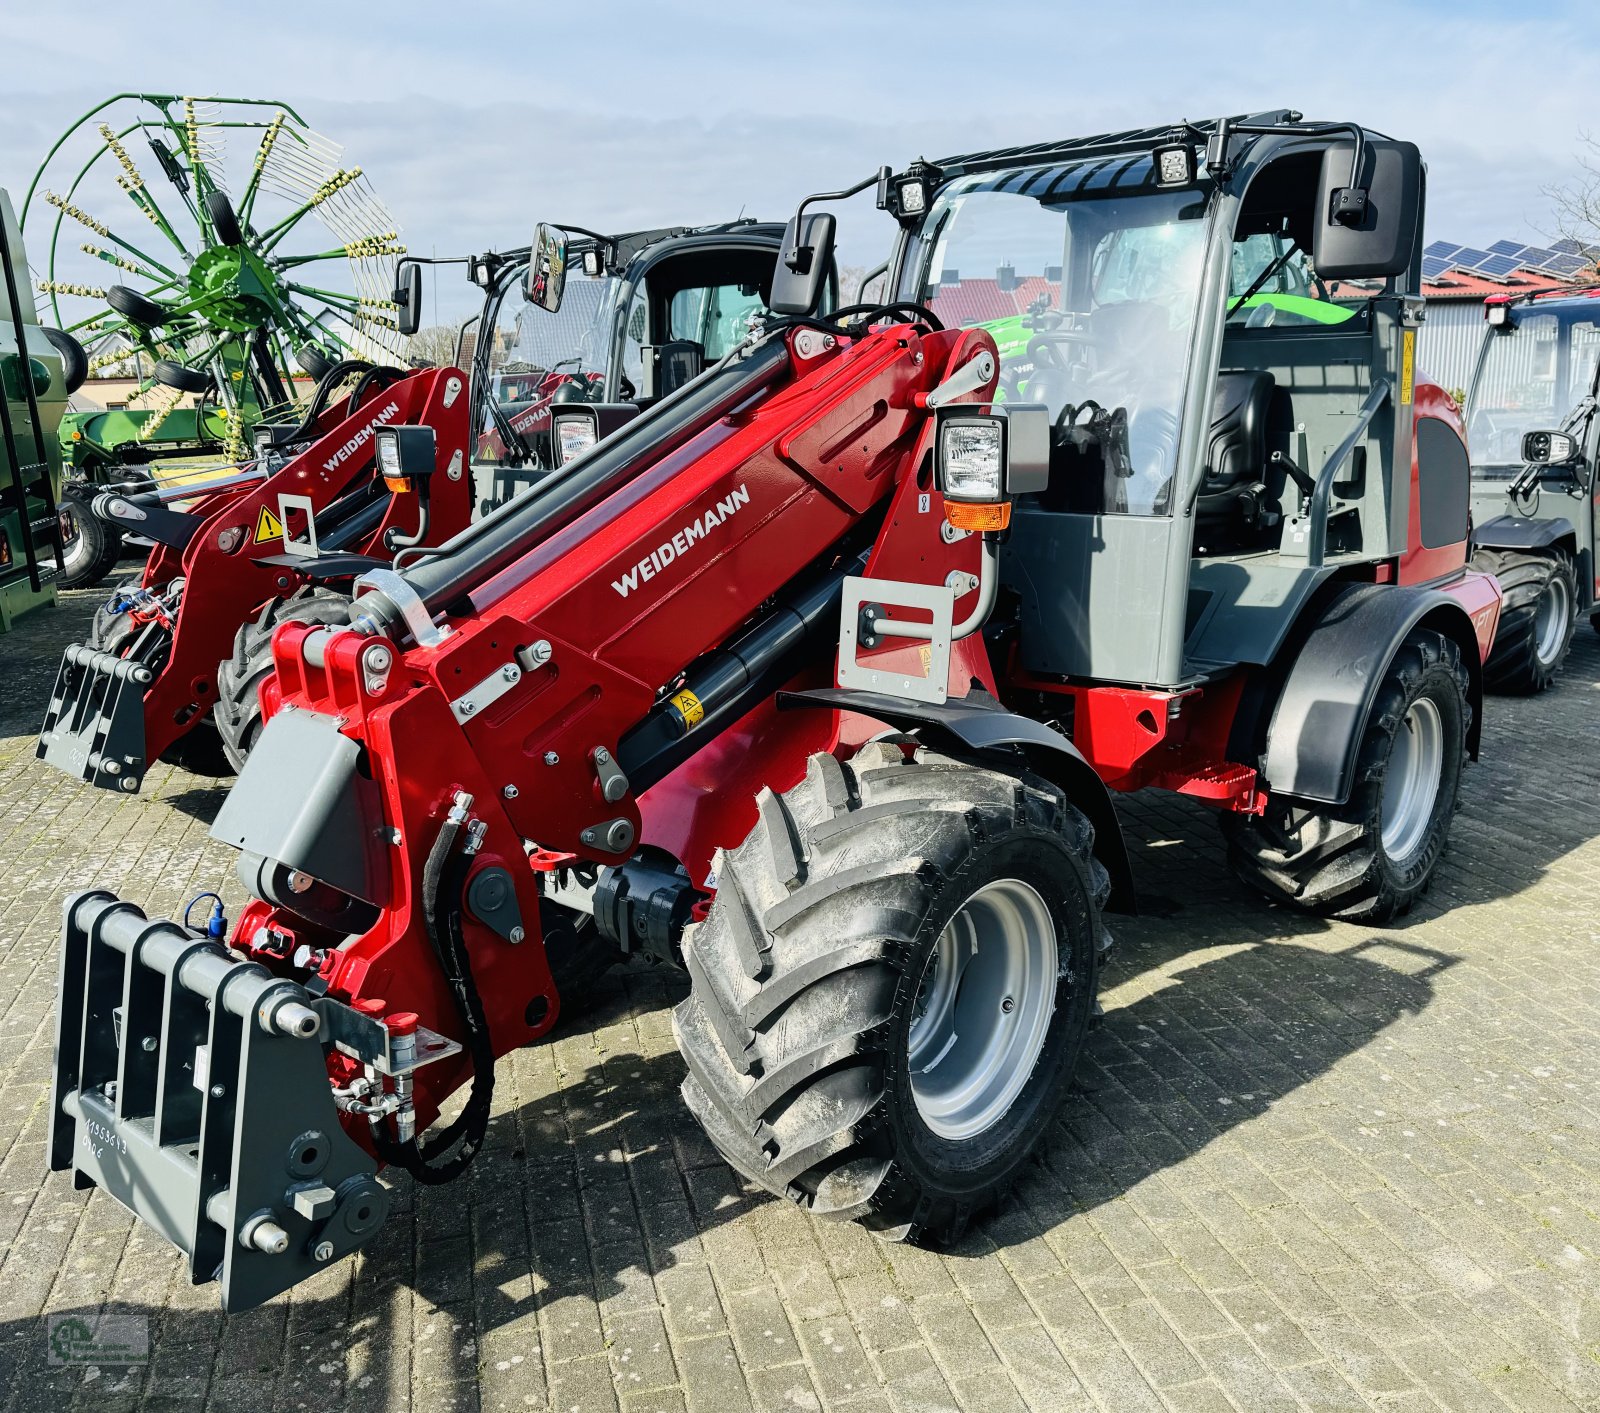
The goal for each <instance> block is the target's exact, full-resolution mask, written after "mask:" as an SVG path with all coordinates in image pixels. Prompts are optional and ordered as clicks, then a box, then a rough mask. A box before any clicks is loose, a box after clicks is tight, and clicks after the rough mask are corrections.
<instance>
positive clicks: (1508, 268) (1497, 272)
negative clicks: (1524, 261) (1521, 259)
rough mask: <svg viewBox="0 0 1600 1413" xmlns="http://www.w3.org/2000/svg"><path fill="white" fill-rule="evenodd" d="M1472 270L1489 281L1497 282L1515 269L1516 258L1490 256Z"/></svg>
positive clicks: (1510, 256)
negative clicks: (1486, 277)
mask: <svg viewBox="0 0 1600 1413" xmlns="http://www.w3.org/2000/svg"><path fill="white" fill-rule="evenodd" d="M1474 268H1476V269H1477V271H1478V273H1479V274H1483V275H1487V276H1488V277H1489V278H1490V279H1491V280H1498V279H1501V278H1502V277H1504V276H1506V275H1509V274H1510V273H1511V272H1512V271H1513V270H1515V269H1516V268H1517V258H1516V256H1514V255H1491V256H1490V257H1489V258H1488V259H1487V260H1484V261H1481V262H1480V263H1479V264H1478V265H1477V266H1475V267H1474Z"/></svg>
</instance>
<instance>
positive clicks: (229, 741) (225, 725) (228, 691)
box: [211, 588, 350, 772]
mask: <svg viewBox="0 0 1600 1413" xmlns="http://www.w3.org/2000/svg"><path fill="white" fill-rule="evenodd" d="M349 622H350V598H349V596H348V595H347V594H340V593H336V592H335V591H334V590H332V589H316V588H314V589H310V590H307V591H305V592H302V593H298V594H294V595H292V596H291V597H289V598H286V599H273V600H271V601H270V602H269V603H268V604H267V606H266V607H265V608H263V609H262V610H261V612H260V614H258V615H257V617H256V618H255V620H254V621H253V622H249V623H244V624H241V625H240V627H239V630H238V632H236V633H235V634H234V636H233V653H232V655H231V656H230V657H227V658H225V659H224V660H223V661H222V662H221V663H219V664H218V666H217V700H216V704H215V705H214V706H213V707H212V709H211V719H212V720H213V721H214V722H216V724H217V734H218V736H219V737H220V738H221V741H220V744H221V747H222V751H223V753H224V755H225V757H226V759H227V761H228V764H229V765H231V766H232V767H233V769H234V771H235V772H237V771H240V770H243V769H244V763H245V759H246V758H247V757H248V756H249V754H250V752H251V751H252V750H254V749H255V744H256V742H257V741H258V740H259V739H260V737H261V728H262V725H263V718H262V715H261V684H262V683H263V682H265V681H266V680H267V678H268V677H270V676H272V672H273V667H272V634H273V631H274V630H275V629H276V628H277V626H278V625H279V624H280V623H316V624H322V625H325V626H328V627H340V628H342V627H346V626H348V624H349Z"/></svg>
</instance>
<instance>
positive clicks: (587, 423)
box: [551, 408, 600, 466]
mask: <svg viewBox="0 0 1600 1413" xmlns="http://www.w3.org/2000/svg"><path fill="white" fill-rule="evenodd" d="M551 421H552V431H553V432H554V433H555V443H556V459H557V461H558V462H559V463H560V464H561V465H562V466H565V465H566V464H567V463H568V462H569V461H576V460H577V459H578V458H579V457H580V456H582V455H583V454H584V452H586V451H588V450H589V448H590V447H592V446H593V445H594V444H595V443H596V442H597V441H599V439H600V432H599V427H598V426H597V425H596V423H595V419H594V416H593V414H592V413H590V412H589V410H588V409H587V408H575V409H573V410H572V411H570V412H557V413H556V414H555V415H554V417H553V418H552V419H551Z"/></svg>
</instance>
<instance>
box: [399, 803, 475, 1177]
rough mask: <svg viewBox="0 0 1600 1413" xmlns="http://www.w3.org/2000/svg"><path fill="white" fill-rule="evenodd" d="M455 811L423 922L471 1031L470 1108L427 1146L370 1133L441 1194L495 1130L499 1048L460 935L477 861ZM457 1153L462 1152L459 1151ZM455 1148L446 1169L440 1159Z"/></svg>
mask: <svg viewBox="0 0 1600 1413" xmlns="http://www.w3.org/2000/svg"><path fill="white" fill-rule="evenodd" d="M461 823H462V821H461V818H459V817H458V815H457V812H456V811H454V810H453V811H452V812H451V815H450V816H449V817H447V818H446V820H445V822H444V825H443V826H442V827H441V828H440V830H439V837H438V838H437V839H435V840H434V844H433V848H432V849H431V850H429V852H428V860H427V863H426V864H425V865H424V867H423V871H422V918H423V925H424V927H425V928H426V930H427V933H428V940H429V941H430V942H431V943H432V944H433V950H434V955H435V957H437V959H438V962H439V967H440V970H442V971H443V972H444V974H445V978H446V979H447V980H448V981H449V983H450V990H451V992H452V993H453V994H454V995H455V998H456V1007H457V1009H458V1010H459V1011H460V1013H461V1019H462V1021H463V1023H464V1024H465V1026H466V1031H467V1051H468V1053H469V1054H470V1055H471V1057H472V1093H471V1094H470V1095H469V1096H468V1097H467V1103H466V1107H465V1108H464V1109H462V1111H461V1113H460V1114H459V1115H458V1116H457V1117H456V1118H455V1119H454V1120H453V1121H452V1122H451V1123H449V1124H448V1125H447V1126H446V1127H445V1128H444V1129H442V1130H441V1131H440V1132H438V1133H436V1134H433V1135H431V1136H429V1137H428V1138H427V1139H425V1140H421V1139H412V1140H411V1141H410V1142H407V1143H400V1142H397V1141H396V1140H394V1139H392V1138H391V1137H390V1136H389V1135H388V1133H387V1132H386V1131H385V1129H384V1127H383V1120H382V1119H381V1118H380V1119H378V1120H377V1121H376V1122H374V1124H373V1126H372V1139H373V1147H374V1148H376V1149H377V1152H378V1156H379V1157H380V1158H382V1159H383V1160H384V1162H386V1163H392V1164H394V1165H395V1166H396V1167H401V1168H404V1169H405V1170H406V1171H407V1172H408V1173H410V1174H411V1176H412V1177H413V1178H415V1179H416V1180H417V1181H418V1182H420V1183H423V1184H425V1185H427V1186H437V1185H439V1184H442V1183H447V1182H453V1181H454V1180H455V1179H456V1178H458V1177H460V1176H461V1174H462V1173H464V1172H465V1171H466V1170H467V1168H468V1167H469V1166H470V1165H471V1163H472V1160H473V1159H474V1158H475V1157H477V1155H478V1150H479V1149H480V1148H481V1147H482V1146H483V1140H484V1138H485V1137H486V1135H487V1134H488V1130H489V1109H490V1105H491V1103H492V1102H493V1099H494V1046H493V1044H492V1042H491V1040H490V1037H489V1020H488V1016H487V1015H486V1014H485V1013H484V1009H483V998H482V997H481V996H480V995H479V994H478V988H477V984H476V983H475V982H474V980H473V977H472V962H471V959H470V958H469V957H468V955H467V942H466V936H465V934H464V932H463V930H462V925H461V919H462V899H463V895H464V892H465V886H466V881H467V872H468V870H469V869H470V867H471V865H472V855H471V854H469V853H467V852H466V851H465V850H458V849H456V847H455V843H456V838H457V836H458V835H459V833H460V830H461ZM457 1145H459V1146H457ZM451 1148H455V1149H456V1151H455V1153H454V1154H453V1155H452V1156H451V1157H449V1158H447V1159H445V1160H444V1161H443V1162H440V1161H437V1160H438V1159H439V1157H440V1155H441V1154H444V1153H446V1152H449V1150H450V1149H451Z"/></svg>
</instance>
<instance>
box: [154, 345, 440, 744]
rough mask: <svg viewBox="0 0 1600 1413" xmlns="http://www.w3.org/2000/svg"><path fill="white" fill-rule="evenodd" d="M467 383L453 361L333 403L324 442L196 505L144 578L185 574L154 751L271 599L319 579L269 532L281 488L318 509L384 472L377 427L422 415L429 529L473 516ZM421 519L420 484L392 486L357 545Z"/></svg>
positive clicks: (180, 730)
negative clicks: (184, 533)
mask: <svg viewBox="0 0 1600 1413" xmlns="http://www.w3.org/2000/svg"><path fill="white" fill-rule="evenodd" d="M466 385H467V384H466V377H465V375H463V374H462V373H459V372H457V371H456V370H455V369H453V368H439V369H433V368H430V369H425V370H423V371H421V372H417V373H412V374H410V375H408V376H407V377H405V378H403V379H401V380H400V381H398V382H395V383H392V384H390V385H389V386H388V387H386V388H383V389H382V390H381V391H379V392H377V393H375V394H371V395H369V396H368V397H367V398H366V399H365V400H364V402H363V404H362V405H361V406H360V407H359V408H357V409H356V411H354V412H350V411H348V408H349V399H348V398H346V399H344V400H343V401H341V402H338V403H336V404H334V406H333V407H332V408H330V409H329V410H328V411H326V412H325V413H324V414H323V415H322V417H321V418H320V419H319V421H318V431H319V432H320V433H321V435H320V436H319V437H318V439H317V441H316V442H314V443H313V444H312V445H311V446H310V447H308V448H307V449H306V450H305V451H304V452H302V453H301V454H300V455H299V456H296V457H294V458H293V459H292V460H290V461H288V462H287V463H285V464H284V465H283V466H282V467H280V468H279V469H278V470H277V471H276V472H274V473H273V474H272V475H271V476H269V477H267V479H266V480H264V481H256V482H252V483H249V484H247V485H246V486H244V487H242V488H238V489H229V490H226V491H222V492H219V493H217V494H215V495H210V496H207V497H205V498H204V499H203V500H201V501H200V502H199V503H198V504H196V505H195V506H193V507H192V508H191V509H190V511H189V514H191V515H193V516H194V517H196V518H197V519H200V520H202V521H203V522H204V523H203V524H202V525H201V526H200V528H199V529H198V530H197V531H196V533H195V534H194V536H193V537H192V538H191V539H190V540H189V543H188V544H187V545H186V546H185V547H184V548H183V549H182V550H181V551H180V550H176V549H172V548H170V547H168V546H165V545H157V546H156V548H155V549H153V550H152V551H151V553H150V557H149V559H148V560H146V562H145V567H144V573H143V575H142V576H141V578H140V585H141V587H143V588H146V589H151V590H154V591H156V592H157V593H159V592H160V590H161V589H162V588H163V587H164V586H165V585H167V584H170V583H171V582H172V581H173V580H174V579H175V578H179V577H181V578H182V579H183V580H184V589H183V597H182V599H181V601H180V603H179V606H178V612H177V615H176V617H175V618H174V620H173V621H172V624H171V628H172V646H171V648H170V650H169V652H168V654H167V661H166V664H165V666H163V667H162V669H161V671H160V672H159V673H158V674H157V676H156V679H155V681H154V682H152V683H151V684H150V687H149V689H148V690H147V692H146V694H145V699H144V719H145V755H146V759H148V760H151V761H154V760H156V759H158V758H159V757H160V756H161V754H162V752H163V751H165V750H166V749H167V748H168V747H169V746H171V744H172V743H173V742H174V741H176V740H177V739H178V738H179V737H180V736H183V735H184V734H185V733H186V732H188V731H189V730H191V729H192V728H193V727H194V726H195V725H196V724H197V723H199V722H200V721H201V720H203V719H204V718H205V715H206V712H207V711H209V710H210V708H211V705H212V703H213V702H214V701H215V700H216V692H217V688H216V670H217V664H218V663H219V662H221V661H222V660H223V659H224V658H226V657H227V656H228V654H229V653H230V652H231V651H232V650H233V640H234V635H235V633H237V631H238V629H239V626H240V625H241V624H242V623H244V622H246V621H247V620H248V619H250V618H252V617H254V616H255V615H256V614H257V613H259V612H260V610H261V608H262V606H263V605H264V604H265V603H267V601H268V600H269V599H273V598H288V597H289V596H290V595H291V594H294V593H296V592H298V591H299V590H300V589H302V588H303V587H305V585H307V584H309V583H310V582H311V574H310V573H309V572H307V571H309V570H310V569H311V568H312V562H311V561H310V560H308V561H307V568H306V570H301V569H298V568H296V567H294V566H293V564H292V563H285V562H284V561H285V559H286V556H284V554H283V549H284V545H283V541H282V539H281V538H280V537H277V536H271V537H264V538H258V535H257V530H258V527H259V526H261V525H262V524H263V523H264V522H263V519H262V512H263V511H266V512H268V514H270V515H271V516H272V517H274V518H275V517H276V516H277V513H278V497H279V496H280V495H283V494H291V495H301V496H305V497H307V498H308V499H309V500H310V502H311V507H312V514H313V515H318V514H321V513H322V512H323V511H325V510H326V509H327V508H328V507H329V506H331V505H332V504H333V503H334V502H335V501H337V500H339V499H340V497H342V496H344V495H346V494H348V493H350V492H351V491H354V490H356V489H358V488H359V487H360V486H361V485H362V484H363V483H365V482H366V481H368V480H369V479H370V478H371V477H372V475H373V474H374V473H373V466H374V462H373V455H372V434H373V432H374V431H375V430H376V429H377V428H379V427H383V426H390V425H402V424H408V423H409V424H422V425H426V426H431V427H432V428H433V429H434V432H435V435H436V437H437V446H438V467H439V469H438V474H436V475H435V476H433V477H431V478H430V480H431V484H430V486H429V488H428V498H429V499H428V537H429V539H430V540H432V541H433V542H435V543H438V542H442V541H443V540H445V539H448V538H449V537H450V536H451V535H454V534H455V533H456V532H457V531H459V530H461V529H463V528H464V527H465V526H466V525H467V523H468V521H469V520H470V518H471V511H472V487H471V481H470V478H469V476H468V475H467V472H466V447H467V397H466ZM452 386H453V387H454V391H453V392H452V391H451V389H452ZM452 469H453V471H454V474H451V472H452ZM417 522H418V504H417V494H416V492H415V491H414V490H407V491H404V492H396V493H393V494H391V496H390V498H389V505H388V508H387V509H386V510H385V512H384V515H383V518H382V519H381V520H380V521H379V523H378V524H377V526H376V527H375V528H374V529H373V530H372V531H371V532H370V533H369V534H367V535H366V536H364V537H363V538H362V539H361V540H360V541H359V542H358V543H357V544H354V545H351V546H349V551H350V552H353V553H357V554H364V555H365V554H373V553H378V554H382V553H383V549H382V547H383V543H384V536H385V535H386V534H387V533H388V532H389V531H390V530H391V529H398V530H401V531H403V532H407V533H409V532H413V531H415V530H416V528H417ZM133 617H134V619H135V621H141V620H143V621H149V619H150V618H151V617H153V614H152V613H151V612H150V611H149V610H139V609H135V610H134V613H133Z"/></svg>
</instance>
